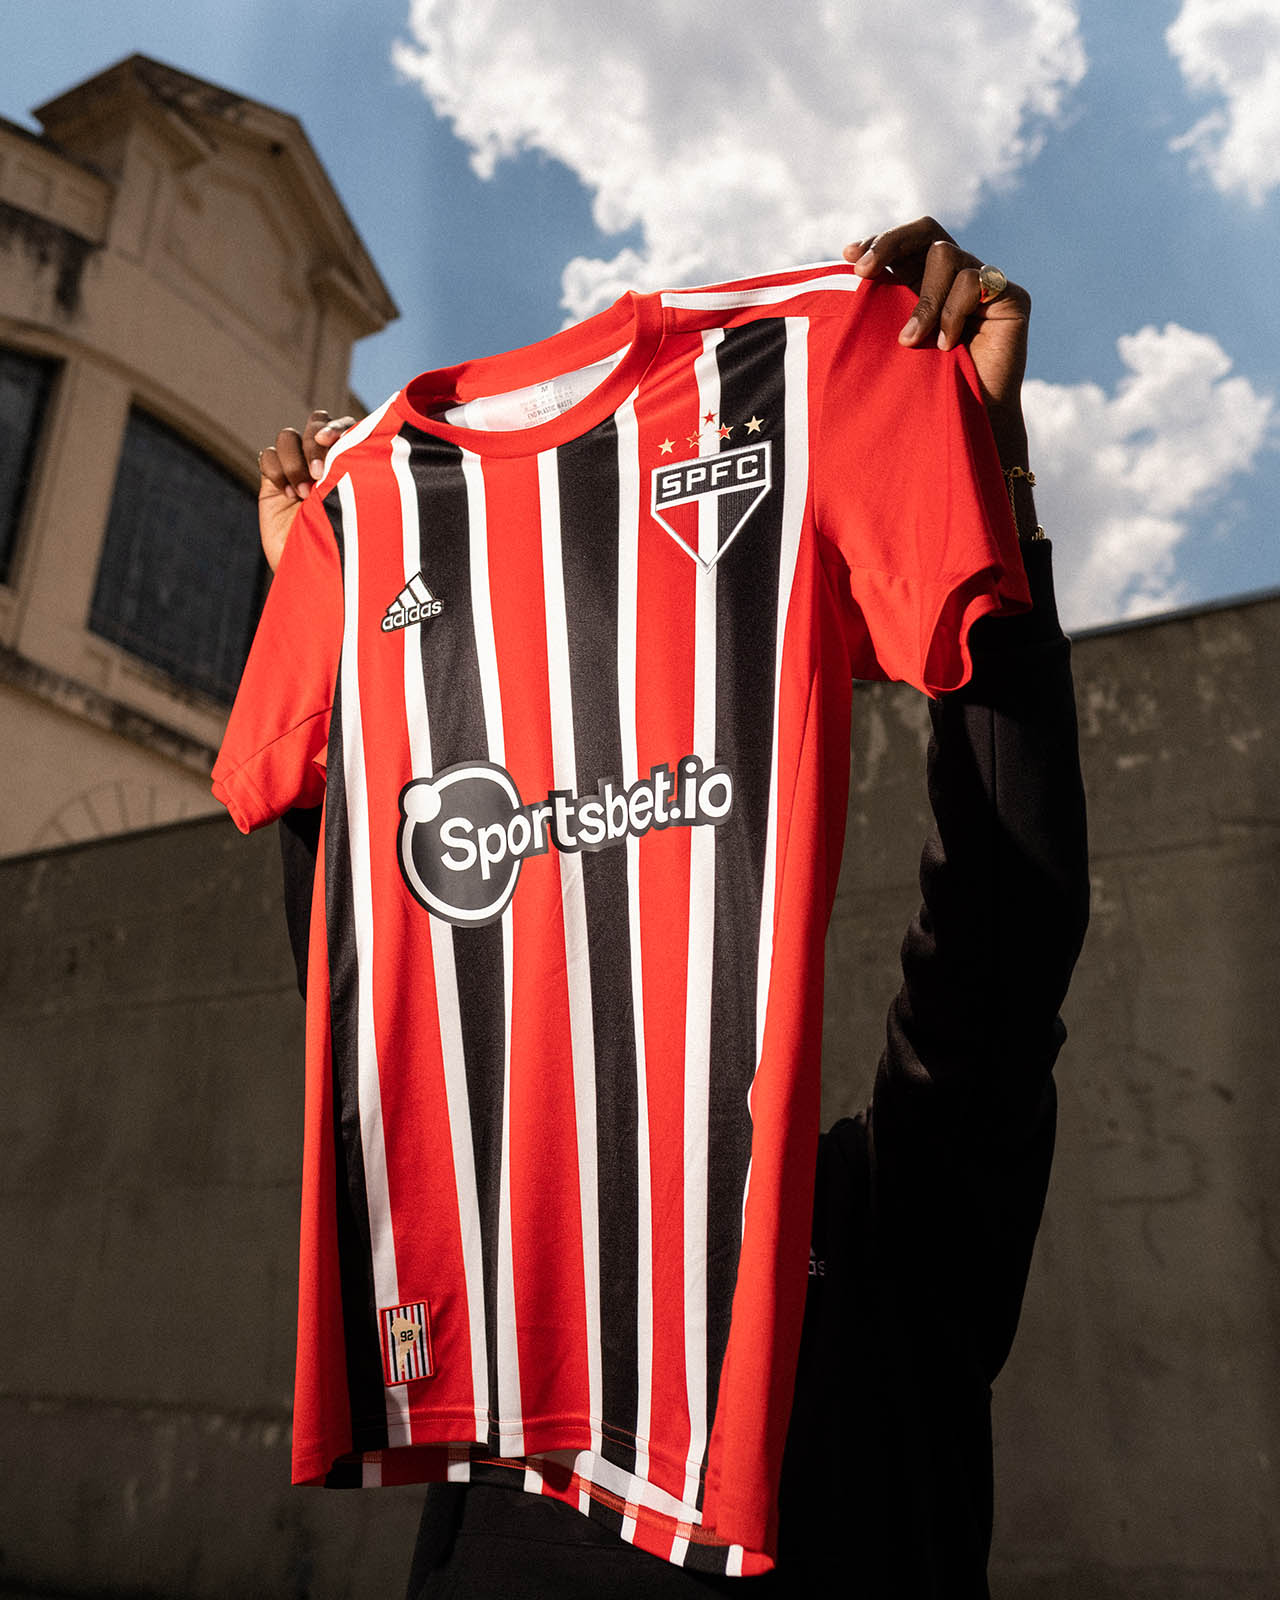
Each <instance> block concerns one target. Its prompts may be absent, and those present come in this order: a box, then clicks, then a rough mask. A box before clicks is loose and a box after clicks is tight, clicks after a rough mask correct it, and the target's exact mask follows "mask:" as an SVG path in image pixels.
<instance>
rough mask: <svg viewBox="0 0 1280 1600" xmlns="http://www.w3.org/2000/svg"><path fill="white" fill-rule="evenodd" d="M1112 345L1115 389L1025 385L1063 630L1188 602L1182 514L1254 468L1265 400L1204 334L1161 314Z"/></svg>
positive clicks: (1267, 416) (1265, 421) (1268, 402)
mask: <svg viewBox="0 0 1280 1600" xmlns="http://www.w3.org/2000/svg"><path fill="white" fill-rule="evenodd" d="M1117 348H1118V349H1119V352H1120V357H1121V360H1122V361H1123V362H1124V365H1125V367H1126V368H1127V369H1128V371H1127V374H1126V376H1125V377H1123V378H1122V379H1121V380H1120V382H1119V383H1118V384H1117V386H1116V389H1115V393H1114V394H1113V395H1110V396H1109V395H1108V394H1107V393H1106V392H1105V391H1104V390H1103V389H1101V388H1099V387H1098V385H1097V384H1092V383H1081V384H1070V385H1065V384H1064V385H1059V384H1052V383H1043V382H1039V381H1035V380H1032V381H1029V382H1028V383H1027V385H1026V389H1025V391H1024V398H1025V403H1026V411H1027V426H1028V431H1029V433H1030V436H1031V452H1032V454H1031V460H1032V464H1033V465H1034V467H1035V471H1036V479H1037V489H1036V498H1037V503H1038V506H1039V510H1040V516H1041V520H1042V521H1043V522H1044V523H1045V526H1046V528H1047V529H1048V530H1049V532H1050V534H1051V535H1054V536H1055V561H1054V564H1055V568H1056V571H1057V578H1058V597H1059V602H1060V604H1061V607H1062V614H1063V619H1064V622H1065V623H1066V625H1067V626H1068V627H1075V628H1079V627H1088V626H1091V625H1093V624H1097V623H1103V622H1113V621H1115V620H1117V619H1118V618H1121V617H1133V616H1141V615H1143V614H1144V613H1147V612H1151V611H1159V610H1163V609H1165V608H1167V607H1169V606H1171V605H1176V604H1178V603H1180V602H1181V601H1184V600H1185V599H1187V598H1188V596H1187V593H1186V588H1185V585H1184V583H1183V582H1182V581H1181V580H1180V579H1179V576H1178V569H1177V549H1178V545H1179V544H1180V543H1181V541H1182V540H1183V539H1184V538H1185V536H1186V535H1187V533H1188V532H1189V531H1190V526H1191V523H1190V520H1189V519H1190V518H1191V517H1192V516H1193V515H1194V514H1195V513H1196V512H1198V511H1199V510H1200V509H1201V508H1202V507H1203V506H1204V505H1206V504H1207V503H1208V502H1209V501H1211V500H1212V499H1213V498H1214V497H1215V496H1216V495H1217V494H1219V493H1220V492H1222V491H1223V490H1224V489H1225V488H1226V487H1227V485H1228V483H1229V481H1230V480H1231V478H1233V477H1234V476H1235V475H1236V474H1237V473H1240V472H1246V471H1248V470H1249V469H1250V468H1251V467H1252V465H1253V462H1254V460H1255V458H1256V456H1257V454H1258V452H1259V450H1260V449H1261V448H1262V447H1263V444H1264V442H1265V441H1266V439H1267V436H1268V434H1269V432H1270V427H1271V421H1272V417H1273V414H1274V409H1275V402H1274V399H1273V397H1272V396H1271V395H1269V394H1264V393H1260V392H1259V391H1258V390H1257V389H1255V388H1254V387H1253V385H1252V384H1251V383H1250V382H1249V380H1248V379H1247V378H1242V377H1232V376H1230V373H1231V359H1230V357H1229V356H1228V355H1227V354H1226V352H1225V351H1224V350H1223V349H1222V346H1221V345H1220V344H1218V342H1217V341H1216V340H1215V339H1212V338H1210V337H1209V336H1208V335H1207V334H1203V333H1192V332H1190V331H1189V330H1188V329H1186V328H1180V327H1179V326H1178V325H1177V324H1176V323H1172V322H1171V323H1168V324H1167V325H1166V326H1165V327H1164V329H1163V330H1159V329H1156V328H1143V329H1141V330H1140V331H1139V332H1137V333H1133V334H1129V335H1127V336H1126V337H1125V338H1122V339H1120V340H1118V341H1117Z"/></svg>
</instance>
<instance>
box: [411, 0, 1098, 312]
mask: <svg viewBox="0 0 1280 1600" xmlns="http://www.w3.org/2000/svg"><path fill="white" fill-rule="evenodd" d="M409 29H410V32H411V34H412V36H413V42H412V43H409V42H407V41H400V42H398V43H397V44H396V46H395V48H394V60H395V63H396V65H397V67H398V68H399V69H400V70H401V72H403V73H404V74H406V75H407V76H408V77H410V78H413V79H415V80H417V81H418V82H419V83H420V84H421V86H422V88H423V90H424V92H425V93H426V94H427V96H428V97H429V98H430V100H431V102H432V104H433V105H434V106H435V108H436V110H437V111H438V112H439V113H440V114H441V115H443V116H446V117H448V118H449V119H451V121H452V122H453V126H454V128H455V131H456V132H457V134H458V136H459V137H460V138H461V139H463V140H465V141H466V143H468V144H469V145H470V146H471V147H472V150H473V152H474V156H473V161H474V165H475V167H476V170H477V171H478V172H479V173H480V174H481V175H482V176H487V175H489V174H491V173H492V171H493V169H494V166H495V164H496V163H497V162H499V161H500V160H502V159H503V158H504V157H506V156H510V155H513V154H515V153H516V152H518V151H520V150H525V149H529V150H538V151H542V152H545V153H546V154H547V155H550V156H552V157H554V158H555V159H557V160H559V161H562V162H564V163H565V165H566V166H568V167H570V168H571V169H572V170H573V171H574V172H576V173H577V174H578V176H579V177H580V178H581V180H582V181H583V183H584V184H585V185H586V186H587V188H588V189H589V190H590V191H591V192H592V193H593V195H594V211H595V219H596V221H597V223H598V225H599V226H600V227H601V228H602V229H603V230H604V231H605V232H607V233H617V232H621V231H623V230H625V229H627V228H630V227H632V226H634V225H636V224H639V225H640V227H641V229H642V231H643V244H642V247H641V248H640V249H639V250H630V249H628V250H623V251H621V252H620V253H619V254H618V255H617V256H615V257H614V258H613V259H611V260H595V259H590V260H589V259H584V258H578V259H577V260H574V261H572V262H570V263H569V264H568V266H567V267H566V269H565V272H564V291H565V302H564V303H565V305H566V307H567V308H568V309H569V310H570V311H571V312H572V313H573V314H574V315H575V316H585V315H587V314H589V313H590V312H592V311H595V310H598V309H599V308H600V307H601V306H603V305H607V304H608V303H609V302H610V301H611V300H612V299H614V298H616V296H617V294H618V293H619V292H620V291H621V290H622V288H623V287H625V286H632V287H642V288H643V287H650V288H651V287H656V286H658V285H660V284H663V283H666V284H673V283H681V282H683V283H689V282H697V281H699V280H703V281H705V280H707V279H714V278H717V277H720V276H728V275H732V274H734V273H738V272H745V271H751V270H760V269H763V268H765V267H768V266H772V265H782V264H785V262H786V261H787V260H790V261H802V260H815V259H821V258H826V257H830V256H831V255H833V254H835V253H836V252H837V251H838V250H839V248H840V246H841V245H843V244H844V243H845V242H846V241H847V240H848V239H850V238H852V237H855V236H856V235H857V234H858V233H860V232H871V231H874V230H875V229H877V228H881V227H884V226H886V225H888V224H889V223H892V222H896V221H900V220H905V219H907V218H910V217H913V216H916V215H918V214H920V213H922V212H932V213H933V214H935V215H938V216H941V217H943V218H944V219H945V220H946V221H948V222H949V223H956V224H962V223H963V222H965V221H966V220H967V218H968V217H969V216H970V215H971V214H972V212H973V210H974V209H975V207H976V205H977V203H978V201H979V198H980V196H981V195H982V193H983V191H984V189H987V188H989V187H992V186H999V185H1001V184H1004V183H1007V182H1009V181H1011V180H1012V178H1013V177H1014V175H1015V174H1016V173H1017V171H1018V169H1019V168H1020V167H1022V166H1023V165H1024V164H1025V163H1026V162H1027V161H1029V160H1030V159H1031V158H1032V156H1033V155H1034V154H1035V153H1036V151H1037V149H1038V148H1039V146H1040V143H1041V141H1042V138H1043V134H1044V129H1045V126H1046V124H1047V121H1048V119H1052V118H1053V117H1055V116H1056V115H1057V114H1058V113H1059V112H1060V111H1061V109H1062V107H1063V103H1064V99H1065V96H1066V93H1067V91H1068V90H1069V89H1070V88H1071V87H1072V86H1073V85H1075V84H1076V83H1077V82H1078V81H1079V80H1080V78H1081V77H1082V76H1083V73H1084V69H1085V61H1084V52H1083V49H1082V47H1081V44H1080V39H1079V33H1078V15H1077V7H1076V4H1075V3H1074V0H987V3H986V4H984V5H980V6H969V7H951V8H947V9H945V10H943V11H942V12H940V13H935V14H931V15H930V16H929V17H928V19H927V21H922V14H921V13H919V12H918V11H915V10H911V9H908V8H905V7H895V6H885V5H882V4H876V3H871V0H866V3H863V4H855V3H853V0H809V3H807V4H804V5H793V6H783V5H778V4H777V3H776V0H736V3H734V4H727V3H725V0H701V3H700V4H698V5H696V6H691V5H688V4H686V3H684V0H613V3H612V4H610V5H607V6H598V5H583V4H582V3H581V0H542V3H540V4H538V5H536V6H533V5H529V4H527V3H520V0H412V3H411V7H410V16H409Z"/></svg>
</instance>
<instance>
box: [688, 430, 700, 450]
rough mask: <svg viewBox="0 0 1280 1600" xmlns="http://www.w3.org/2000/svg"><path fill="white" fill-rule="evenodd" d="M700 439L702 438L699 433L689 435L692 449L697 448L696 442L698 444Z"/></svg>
mask: <svg viewBox="0 0 1280 1600" xmlns="http://www.w3.org/2000/svg"><path fill="white" fill-rule="evenodd" d="M701 438H702V435H701V434H700V433H691V434H690V435H689V443H690V444H691V445H692V446H693V448H694V449H695V450H696V449H697V448H698V442H699V440H700V439H701Z"/></svg>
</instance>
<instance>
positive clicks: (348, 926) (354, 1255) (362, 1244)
mask: <svg viewBox="0 0 1280 1600" xmlns="http://www.w3.org/2000/svg"><path fill="white" fill-rule="evenodd" d="M324 509H325V511H326V513H327V514H328V517H329V522H330V525H331V526H332V528H333V534H334V539H335V540H336V542H337V546H338V559H339V562H342V561H343V560H344V558H345V554H346V550H345V545H344V538H343V526H342V506H341V503H340V501H339V499H338V491H337V490H336V489H335V490H333V491H332V493H331V494H329V495H328V496H327V497H326V499H325V502H324ZM352 603H354V602H352ZM343 737H344V728H343V722H342V671H341V665H339V671H338V676H337V683H336V686H335V688H334V696H333V712H332V714H331V716H330V720H329V756H328V761H329V766H328V779H327V788H326V794H325V834H324V852H325V931H326V935H327V939H328V947H329V1028H330V1037H331V1040H332V1045H333V1137H334V1157H335V1173H336V1180H337V1193H336V1195H335V1214H336V1219H337V1233H338V1261H339V1265H340V1282H341V1293H342V1327H343V1338H344V1343H345V1347H346V1363H347V1389H348V1394H349V1396H350V1400H351V1431H352V1448H353V1449H354V1450H376V1449H378V1448H380V1447H382V1446H384V1445H385V1444H386V1443H387V1408H386V1390H385V1388H384V1385H383V1374H382V1352H381V1346H380V1344H379V1340H378V1321H377V1317H378V1308H377V1296H376V1294H375V1291H374V1284H373V1244H372V1237H371V1234H370V1228H369V1197H368V1193H367V1191H366V1189H365V1181H364V1142H363V1140H362V1138H361V1136H360V1043H359V1016H360V1005H359V982H360V974H359V960H358V957H357V953H356V907H355V891H354V888H353V885H352V879H351V852H350V848H349V842H348V841H349V837H350V836H349V833H348V813H347V788H346V768H345V766H344V765H343V757H344V743H343Z"/></svg>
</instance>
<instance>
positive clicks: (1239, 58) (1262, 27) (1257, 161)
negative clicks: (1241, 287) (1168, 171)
mask: <svg viewBox="0 0 1280 1600" xmlns="http://www.w3.org/2000/svg"><path fill="white" fill-rule="evenodd" d="M1165 40H1166V42H1167V44H1168V46H1169V50H1170V53H1171V54H1172V55H1173V57H1174V59H1175V60H1176V61H1177V63H1178V65H1179V67H1180V68H1181V69H1182V76H1183V77H1184V78H1185V79H1186V82H1187V85H1188V87H1189V88H1191V89H1193V90H1196V91H1199V92H1201V93H1205V92H1208V93H1215V94H1217V95H1220V96H1221V98H1222V101H1223V104H1222V105H1221V106H1219V107H1217V108H1215V109H1214V110H1213V111H1210V112H1209V113H1208V115H1207V116H1205V117H1202V118H1201V119H1200V121H1199V122H1197V123H1196V125H1195V126H1194V127H1193V128H1192V129H1191V130H1190V131H1189V132H1188V133H1185V134H1183V135H1182V137H1181V138H1180V139H1175V140H1174V141H1173V144H1172V147H1171V148H1173V149H1174V150H1188V151H1190V152H1191V157H1192V161H1193V163H1194V164H1195V165H1196V166H1197V167H1199V168H1200V169H1202V170H1203V171H1205V172H1207V173H1208V175H1209V177H1210V178H1211V179H1212V181H1213V183H1214V184H1215V185H1216V186H1217V187H1218V188H1219V189H1220V190H1222V191H1223V193H1224V194H1229V193H1234V192H1239V193H1242V194H1243V195H1245V197H1246V198H1247V199H1248V200H1249V201H1251V202H1252V204H1254V205H1261V204H1262V202H1263V201H1264V200H1265V199H1266V197H1267V194H1268V193H1269V192H1270V191H1271V190H1272V189H1274V188H1275V187H1276V186H1277V185H1278V184H1280V0H1184V3H1183V7H1182V10H1181V11H1180V12H1179V13H1178V16H1177V19H1176V20H1175V22H1174V23H1173V25H1172V26H1171V27H1170V28H1169V30H1168V31H1167V32H1166V34H1165Z"/></svg>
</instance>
